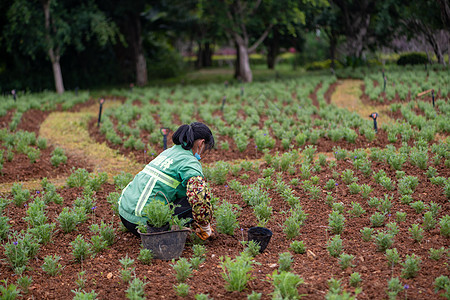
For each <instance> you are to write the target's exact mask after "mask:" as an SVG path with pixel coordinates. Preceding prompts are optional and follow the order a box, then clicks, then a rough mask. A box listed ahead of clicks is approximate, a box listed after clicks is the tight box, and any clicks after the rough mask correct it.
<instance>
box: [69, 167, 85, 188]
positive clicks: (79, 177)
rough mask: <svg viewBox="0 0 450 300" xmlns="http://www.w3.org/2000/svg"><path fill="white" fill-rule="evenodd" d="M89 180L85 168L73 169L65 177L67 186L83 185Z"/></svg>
mask: <svg viewBox="0 0 450 300" xmlns="http://www.w3.org/2000/svg"><path fill="white" fill-rule="evenodd" d="M88 180H89V172H88V171H87V170H86V169H83V168H79V169H76V170H75V169H73V170H72V173H71V174H70V175H69V177H67V180H66V184H67V186H68V187H83V186H85V185H86V183H87V182H88Z"/></svg>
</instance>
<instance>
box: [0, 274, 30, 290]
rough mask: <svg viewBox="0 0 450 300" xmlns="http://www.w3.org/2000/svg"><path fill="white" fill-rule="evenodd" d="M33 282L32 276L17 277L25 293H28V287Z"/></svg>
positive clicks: (18, 283)
mask: <svg viewBox="0 0 450 300" xmlns="http://www.w3.org/2000/svg"><path fill="white" fill-rule="evenodd" d="M32 282H33V279H32V278H31V276H20V277H19V278H17V285H18V286H19V287H20V288H21V289H22V291H23V292H24V293H25V294H28V288H29V287H30V285H31V283H32ZM0 289H1V288H0Z"/></svg>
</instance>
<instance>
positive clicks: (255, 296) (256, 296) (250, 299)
mask: <svg viewBox="0 0 450 300" xmlns="http://www.w3.org/2000/svg"><path fill="white" fill-rule="evenodd" d="M261 297H262V293H257V292H255V291H252V293H251V294H248V295H247V300H260V299H261Z"/></svg>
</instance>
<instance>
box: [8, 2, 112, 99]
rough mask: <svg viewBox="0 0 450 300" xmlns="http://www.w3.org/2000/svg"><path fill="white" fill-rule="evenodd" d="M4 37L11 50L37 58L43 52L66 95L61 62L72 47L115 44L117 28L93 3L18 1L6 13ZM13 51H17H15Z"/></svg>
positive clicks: (58, 90) (82, 47)
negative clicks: (94, 40) (91, 42)
mask: <svg viewBox="0 0 450 300" xmlns="http://www.w3.org/2000/svg"><path fill="white" fill-rule="evenodd" d="M7 18H8V24H7V25H6V26H5V29H4V32H3V37H4V39H5V41H6V44H7V47H8V51H15V50H16V49H18V50H19V51H22V52H24V53H25V54H26V55H29V56H31V57H35V55H36V54H37V52H38V51H44V52H45V53H46V54H47V55H48V58H49V59H50V62H51V64H52V69H53V77H54V81H55V88H56V91H57V92H58V93H63V92H64V82H63V76H62V71H61V65H60V60H61V57H62V56H63V55H64V52H65V50H66V48H67V47H68V46H70V45H72V46H74V47H75V48H76V49H78V50H83V49H84V44H83V43H84V41H85V40H89V39H91V38H97V41H98V43H99V44H100V45H106V44H107V43H108V42H113V43H114V42H115V37H116V36H117V30H116V29H117V28H116V26H115V24H114V23H112V22H110V21H109V20H108V19H106V17H105V15H104V14H103V13H102V12H101V11H100V10H99V9H98V8H97V6H96V5H95V4H94V3H93V2H92V1H89V0H88V1H69V0H65V1H59V2H57V1H54V0H41V1H36V0H34V1H27V0H15V1H14V2H13V3H12V5H11V7H10V8H9V9H8V12H7ZM13 49H14V50H13Z"/></svg>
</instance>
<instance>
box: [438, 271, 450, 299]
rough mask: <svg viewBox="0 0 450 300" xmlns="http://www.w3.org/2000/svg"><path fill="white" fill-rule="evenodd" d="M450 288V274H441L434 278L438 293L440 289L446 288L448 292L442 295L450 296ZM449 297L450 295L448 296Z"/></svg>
mask: <svg viewBox="0 0 450 300" xmlns="http://www.w3.org/2000/svg"><path fill="white" fill-rule="evenodd" d="M449 289H450V279H449V278H448V276H445V275H441V276H439V277H436V279H435V280H434V291H435V292H436V293H437V292H438V291H439V290H446V293H445V294H444V295H442V296H448V295H449ZM446 298H447V299H448V297H446Z"/></svg>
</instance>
